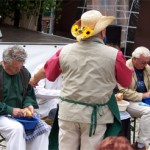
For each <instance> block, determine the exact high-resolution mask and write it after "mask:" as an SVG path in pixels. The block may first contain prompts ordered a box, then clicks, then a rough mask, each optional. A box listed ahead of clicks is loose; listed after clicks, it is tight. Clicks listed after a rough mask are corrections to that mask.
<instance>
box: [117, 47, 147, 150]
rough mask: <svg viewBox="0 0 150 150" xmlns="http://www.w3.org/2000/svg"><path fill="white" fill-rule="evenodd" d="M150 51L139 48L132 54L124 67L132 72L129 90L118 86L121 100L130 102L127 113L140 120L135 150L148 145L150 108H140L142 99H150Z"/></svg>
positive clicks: (143, 148)
mask: <svg viewBox="0 0 150 150" xmlns="http://www.w3.org/2000/svg"><path fill="white" fill-rule="evenodd" d="M149 61H150V51H149V49H147V48H146V47H143V46H140V47H138V48H136V49H135V50H134V52H133V53H132V58H131V59H129V60H128V61H127V62H126V65H127V66H128V67H130V68H132V69H133V70H134V73H133V75H132V83H131V85H130V86H129V88H123V87H122V86H119V90H120V92H122V93H123V98H124V99H126V100H128V101H129V102H130V105H129V106H128V108H127V111H128V112H129V114H130V115H131V116H132V117H136V118H140V121H139V132H138V133H139V134H138V138H137V142H136V143H134V144H133V148H134V149H135V150H146V145H149V144H150V128H149V125H150V107H147V106H141V105H140V102H141V101H142V99H143V98H146V97H150V66H149V65H148V63H149Z"/></svg>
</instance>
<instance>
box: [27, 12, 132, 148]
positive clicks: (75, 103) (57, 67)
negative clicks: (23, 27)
mask: <svg viewBox="0 0 150 150" xmlns="http://www.w3.org/2000/svg"><path fill="white" fill-rule="evenodd" d="M114 19H115V18H114V17H113V16H103V15H102V14H101V13H100V12H99V11H97V10H91V11H87V12H85V13H84V14H83V15H82V16H81V19H80V20H78V21H77V22H76V23H75V24H74V25H73V26H72V29H71V32H72V35H73V36H74V37H76V39H77V41H78V42H76V43H74V44H69V45H66V46H64V47H63V48H62V49H61V50H59V51H57V53H56V54H55V55H54V56H53V57H52V58H50V59H49V60H48V61H47V62H46V64H45V66H44V68H41V69H40V71H39V72H38V73H37V74H35V75H34V77H33V78H31V80H30V83H31V84H32V85H33V86H36V84H37V82H38V81H39V80H40V79H42V78H44V77H46V78H47V79H49V80H50V81H54V80H55V79H56V78H57V77H58V76H59V74H61V75H62V88H61V94H60V99H61V101H60V103H59V114H58V118H59V150H70V149H72V150H79V149H80V150H87V149H90V150H95V149H96V146H97V144H98V143H99V142H100V141H102V139H103V138H104V137H106V136H109V135H117V134H118V133H119V131H120V129H121V123H120V116H119V111H118V107H117V104H116V99H115V97H114V94H113V89H114V88H115V86H116V84H117V82H119V83H120V84H121V85H123V86H125V87H128V86H129V85H130V83H131V75H132V71H131V70H130V69H129V68H127V67H126V65H125V59H124V57H123V55H122V53H121V52H120V51H118V50H117V49H115V48H113V47H109V46H106V45H104V43H103V38H104V36H105V35H104V33H105V32H103V31H104V30H105V28H106V27H107V26H108V25H109V24H111V22H112V21H113V20H114Z"/></svg>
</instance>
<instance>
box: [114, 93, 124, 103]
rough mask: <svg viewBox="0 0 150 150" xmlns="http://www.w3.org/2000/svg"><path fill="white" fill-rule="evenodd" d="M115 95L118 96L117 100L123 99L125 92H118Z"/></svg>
mask: <svg viewBox="0 0 150 150" xmlns="http://www.w3.org/2000/svg"><path fill="white" fill-rule="evenodd" d="M115 96H116V99H117V101H121V100H123V93H117V94H116V95H115Z"/></svg>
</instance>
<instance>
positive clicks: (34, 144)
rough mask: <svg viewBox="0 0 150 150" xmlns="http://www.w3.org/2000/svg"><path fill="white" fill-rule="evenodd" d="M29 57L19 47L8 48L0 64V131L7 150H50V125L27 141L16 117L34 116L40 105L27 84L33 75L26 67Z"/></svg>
mask: <svg viewBox="0 0 150 150" xmlns="http://www.w3.org/2000/svg"><path fill="white" fill-rule="evenodd" d="M26 58H27V54H26V52H25V50H24V49H23V48H22V47H20V46H12V47H9V48H7V49H6V50H4V52H3V60H2V62H1V65H0V133H1V134H2V135H3V136H4V138H5V139H6V142H7V143H6V147H7V150H33V149H36V150H41V149H42V150H48V136H49V129H48V128H47V130H46V131H44V130H42V131H44V132H42V131H40V132H38V129H37V130H36V135H35V134H34V139H33V138H32V141H30V142H26V139H25V137H26V135H25V130H24V127H23V125H22V124H21V123H20V122H18V121H16V120H15V119H14V117H22V116H26V117H33V115H34V108H38V105H37V102H36V98H35V94H34V89H33V87H32V86H31V85H30V84H28V82H29V79H30V77H31V75H30V73H29V72H28V70H27V69H26V68H25V67H23V64H24V63H25V60H26ZM25 109H26V110H28V111H30V115H27V114H26V113H25V111H24V110H25ZM40 125H41V126H42V125H43V124H42V123H41V124H40ZM37 133H38V134H37ZM31 136H32V135H31Z"/></svg>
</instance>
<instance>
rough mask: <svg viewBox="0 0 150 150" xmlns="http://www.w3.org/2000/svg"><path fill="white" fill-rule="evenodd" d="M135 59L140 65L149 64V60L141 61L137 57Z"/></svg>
mask: <svg viewBox="0 0 150 150" xmlns="http://www.w3.org/2000/svg"><path fill="white" fill-rule="evenodd" d="M137 60H138V61H139V62H140V64H141V65H146V64H149V62H150V61H141V60H140V59H139V58H137Z"/></svg>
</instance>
